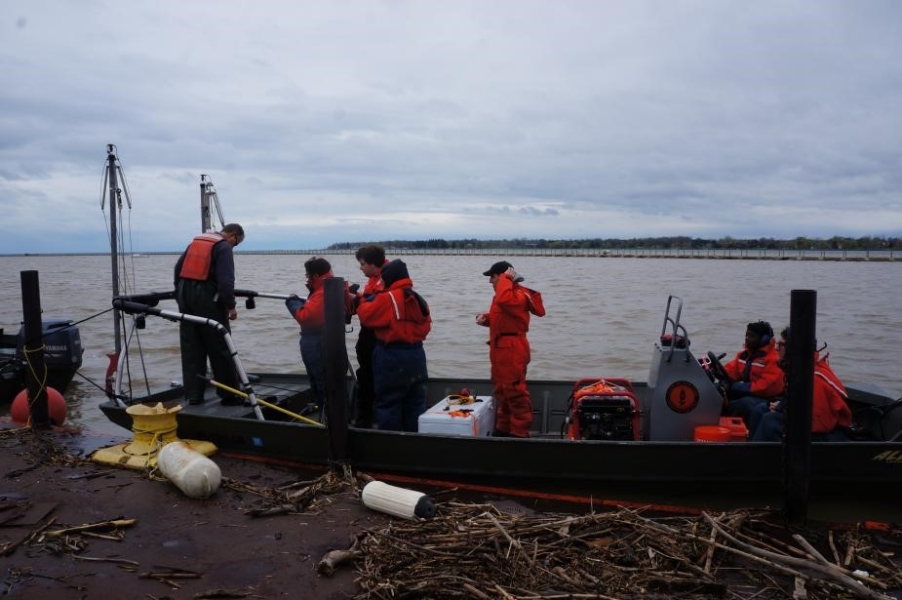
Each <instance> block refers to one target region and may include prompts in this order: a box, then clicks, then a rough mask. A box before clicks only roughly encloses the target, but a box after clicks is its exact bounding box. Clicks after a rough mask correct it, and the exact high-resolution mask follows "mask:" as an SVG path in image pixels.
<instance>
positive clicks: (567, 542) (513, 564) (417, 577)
mask: <svg viewBox="0 0 902 600" xmlns="http://www.w3.org/2000/svg"><path fill="white" fill-rule="evenodd" d="M437 508H438V514H437V515H436V517H435V518H434V519H432V520H430V521H414V522H411V521H406V520H405V521H394V520H393V521H391V522H390V523H389V524H388V525H387V526H385V527H383V528H375V529H370V530H367V531H364V532H362V533H360V534H358V535H357V536H356V537H355V539H354V540H353V542H352V545H351V547H350V548H349V549H348V550H345V551H335V550H333V551H331V552H329V553H328V554H326V555H325V556H324V557H323V559H322V560H321V561H320V563H319V565H318V571H319V572H320V573H321V574H323V575H329V574H331V573H332V572H333V571H334V570H335V569H336V568H340V567H341V566H342V565H346V564H353V565H354V568H355V569H356V571H357V573H358V579H357V581H358V586H359V588H360V593H359V594H358V596H356V597H357V598H376V599H386V600H388V599H389V598H391V599H393V600H394V599H396V598H397V599H402V598H421V597H441V598H479V599H484V598H503V599H506V600H525V599H538V598H542V599H543V600H547V599H552V598H560V599H563V598H570V599H576V598H619V599H632V598H648V599H652V598H660V599H663V598H693V599H701V598H730V599H741V598H747V599H751V598H755V600H760V599H765V598H781V599H782V598H799V599H802V598H804V599H806V600H822V599H827V598H830V599H834V598H869V599H881V600H882V599H884V598H890V596H887V595H885V593H886V592H890V591H893V590H895V591H899V590H902V576H900V574H899V573H900V571H902V569H900V563H899V559H898V557H896V556H894V555H893V554H892V553H887V552H882V551H880V550H878V549H877V547H875V545H874V543H873V540H872V539H871V534H870V533H869V532H867V531H863V530H859V529H857V528H849V529H846V530H844V531H839V532H835V531H833V530H830V531H828V532H825V531H816V530H815V531H808V532H806V535H805V537H803V536H802V535H801V534H800V533H798V532H795V535H793V533H794V532H793V531H790V530H789V529H788V528H787V527H786V526H785V525H783V523H782V520H781V519H780V517H779V515H778V513H775V512H773V511H766V510H764V511H748V510H742V511H731V512H727V513H721V514H718V515H708V514H705V513H702V514H701V515H698V516H692V517H650V516H645V515H644V514H642V511H636V510H628V509H620V510H617V511H612V512H607V513H592V514H588V515H563V514H553V513H552V514H544V515H542V514H538V515H530V516H524V515H511V514H510V513H509V512H505V511H501V510H498V509H497V508H496V507H494V506H493V505H491V504H462V503H456V502H453V501H449V502H444V503H439V504H438V505H437ZM896 533H897V534H898V533H902V532H896ZM850 548H852V550H849V549H850ZM827 555H832V556H833V557H834V562H830V561H828V560H827V558H826V556H827ZM843 556H845V560H844V561H840V557H843ZM865 561H867V562H865ZM836 563H840V564H836ZM856 570H860V571H864V570H866V571H868V573H869V575H868V576H867V577H865V576H862V575H860V574H856Z"/></svg>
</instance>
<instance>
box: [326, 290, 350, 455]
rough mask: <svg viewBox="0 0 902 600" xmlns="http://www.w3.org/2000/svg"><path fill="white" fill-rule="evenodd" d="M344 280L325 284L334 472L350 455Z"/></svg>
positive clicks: (328, 413)
mask: <svg viewBox="0 0 902 600" xmlns="http://www.w3.org/2000/svg"><path fill="white" fill-rule="evenodd" d="M344 293H345V280H344V279H343V278H341V277H331V278H329V279H326V280H325V281H324V282H323V294H324V296H325V305H326V306H325V309H326V325H325V334H324V335H323V364H324V367H323V369H324V371H325V373H324V374H323V379H324V383H325V386H326V390H325V395H326V421H327V423H326V424H327V426H328V428H329V457H330V459H331V461H332V462H333V465H332V466H333V468H337V467H339V466H340V465H341V464H343V463H346V462H347V460H348V457H349V452H348V379H347V373H348V366H349V363H348V351H347V348H346V347H345V303H344Z"/></svg>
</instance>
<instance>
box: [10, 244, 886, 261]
mask: <svg viewBox="0 0 902 600" xmlns="http://www.w3.org/2000/svg"><path fill="white" fill-rule="evenodd" d="M385 250H386V252H387V253H388V254H391V255H392V256H506V257H513V256H536V257H542V256H547V257H552V258H554V257H567V258H579V257H584V258H682V259H687V258H692V259H708V260H821V261H848V262H902V251H898V250H787V249H779V250H777V249H770V248H761V249H748V248H743V249H723V248H718V249H713V248H705V249H698V248H688V249H683V248H623V249H600V248H570V249H568V248H393V247H391V246H386V247H385ZM181 252H182V251H181V250H178V251H162V252H136V253H134V254H131V255H130V256H131V257H132V258H142V257H145V256H177V255H179V254H181ZM235 253H236V254H245V255H304V256H347V255H353V254H354V249H345V248H342V249H324V248H321V249H315V250H310V249H308V250H236V252H235ZM53 256H109V252H50V253H46V254H45V253H36V252H25V253H17V254H0V258H12V257H53ZM128 256H129V255H128V254H126V255H125V257H128Z"/></svg>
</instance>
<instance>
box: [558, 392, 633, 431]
mask: <svg viewBox="0 0 902 600" xmlns="http://www.w3.org/2000/svg"><path fill="white" fill-rule="evenodd" d="M565 423H566V427H567V439H568V440H620V441H633V440H638V439H639V437H640V427H639V401H638V399H637V398H636V395H635V394H634V393H633V386H632V383H630V381H629V380H628V379H580V380H579V381H577V382H576V384H574V386H573V393H572V394H571V395H570V406H569V411H568V415H567V420H566V422H565Z"/></svg>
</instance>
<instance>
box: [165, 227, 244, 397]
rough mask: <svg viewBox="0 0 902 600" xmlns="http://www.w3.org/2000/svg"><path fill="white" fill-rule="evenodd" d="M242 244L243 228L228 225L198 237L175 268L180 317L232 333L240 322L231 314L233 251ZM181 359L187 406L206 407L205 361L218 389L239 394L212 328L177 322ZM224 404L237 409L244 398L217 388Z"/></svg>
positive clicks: (228, 357) (224, 349)
mask: <svg viewBox="0 0 902 600" xmlns="http://www.w3.org/2000/svg"><path fill="white" fill-rule="evenodd" d="M242 241H244V228H242V227H241V225H239V224H238V223H229V224H228V225H225V226H224V227H223V228H222V231H220V232H219V233H214V232H212V231H211V232H209V233H203V234H201V235H198V236H196V237H195V238H194V239H193V240H192V241H191V243H190V244H189V245H188V248H187V249H186V250H185V252H183V253H182V255H181V256H180V257H179V259H178V261H177V262H176V263H175V292H176V301H177V302H178V305H179V310H180V311H181V312H183V313H188V314H191V315H196V316H198V317H206V318H209V319H214V320H216V321H218V322H219V323H221V324H222V326H223V327H225V328H226V331H229V332H230V333H231V328H230V327H229V321H234V320H235V319H237V318H238V311H237V310H235V259H234V257H233V255H232V248H234V247H235V246H237V245H238V244H240V243H241V242H242ZM179 342H180V345H181V354H182V380H183V382H184V386H185V399H186V400H188V403H189V404H202V403H203V401H204V387H205V386H206V383H205V382H204V381H203V379H202V378H203V377H206V376H207V358H209V359H210V367H211V368H212V370H213V377H214V378H215V379H216V381H218V382H219V383H222V384H224V385H227V386H229V387H231V388H235V389H237V388H238V386H239V385H240V383H239V381H238V373H237V372H236V370H235V363H234V362H233V360H232V355H231V353H230V352H229V349H228V347H227V346H226V344H225V341H224V340H223V339H222V336H221V335H220V334H219V332H217V331H216V330H215V329H213V328H212V327H209V326H206V325H197V324H194V323H186V322H185V321H181V322H179ZM216 393H217V394H218V395H219V397H220V398H221V399H222V403H223V404H227V405H239V404H242V403H243V402H244V400H243V399H242V398H238V397H237V396H234V395H232V394H231V393H230V392H227V391H225V390H222V389H220V388H217V390H216Z"/></svg>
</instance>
